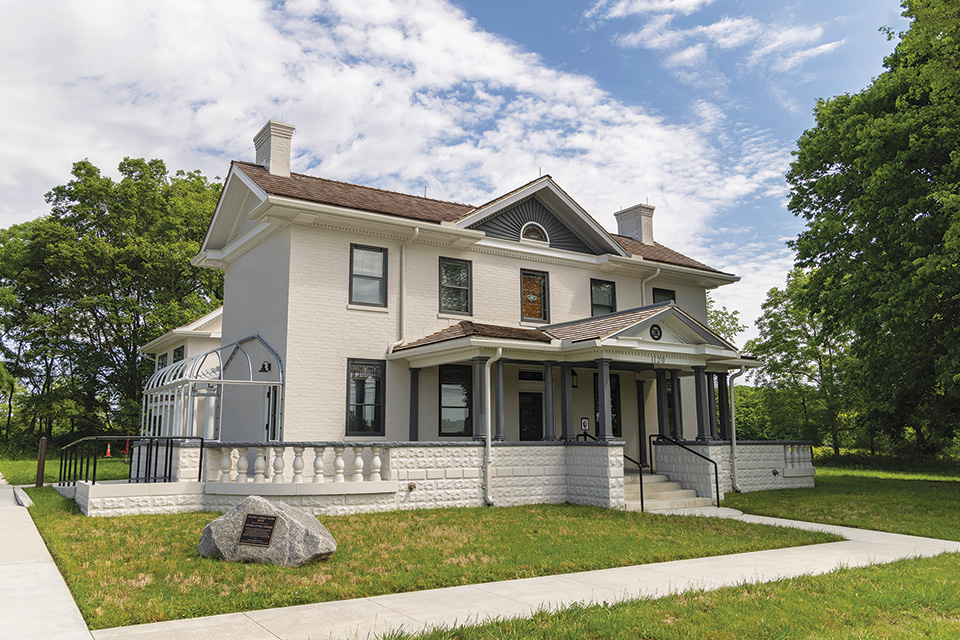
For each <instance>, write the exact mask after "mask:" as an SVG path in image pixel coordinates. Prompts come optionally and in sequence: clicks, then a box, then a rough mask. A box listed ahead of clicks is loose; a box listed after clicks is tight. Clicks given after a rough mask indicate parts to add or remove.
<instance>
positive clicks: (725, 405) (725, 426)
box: [717, 373, 730, 440]
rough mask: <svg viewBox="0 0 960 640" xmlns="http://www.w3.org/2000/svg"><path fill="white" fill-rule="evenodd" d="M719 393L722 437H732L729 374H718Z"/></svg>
mask: <svg viewBox="0 0 960 640" xmlns="http://www.w3.org/2000/svg"><path fill="white" fill-rule="evenodd" d="M717 393H719V394H720V437H721V438H722V439H724V440H726V439H727V438H729V437H730V391H729V389H728V388H727V374H726V373H718V374H717Z"/></svg>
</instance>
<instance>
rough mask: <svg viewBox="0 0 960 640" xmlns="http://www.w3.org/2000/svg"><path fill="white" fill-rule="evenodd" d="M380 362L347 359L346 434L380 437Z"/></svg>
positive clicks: (381, 413)
mask: <svg viewBox="0 0 960 640" xmlns="http://www.w3.org/2000/svg"><path fill="white" fill-rule="evenodd" d="M385 368H386V363H385V362H384V361H383V360H356V359H353V358H350V359H348V360H347V435H348V436H382V435H383V433H384V432H383V398H384V392H385V391H386V389H385V387H384V369H385Z"/></svg>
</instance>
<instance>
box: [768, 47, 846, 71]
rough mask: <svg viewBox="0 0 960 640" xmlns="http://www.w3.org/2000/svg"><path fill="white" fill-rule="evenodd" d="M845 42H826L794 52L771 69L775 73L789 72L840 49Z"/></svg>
mask: <svg viewBox="0 0 960 640" xmlns="http://www.w3.org/2000/svg"><path fill="white" fill-rule="evenodd" d="M846 42H847V41H846V40H845V39H844V40H837V41H835V42H828V43H826V44H821V45H819V46H816V47H811V48H810V49H803V50H801V51H796V52H794V53H791V54H790V55H788V56H786V57H784V58H781V59H780V60H778V61H776V62H775V63H774V64H773V68H774V69H776V70H777V71H790V70H791V69H795V68H796V67H798V66H800V65H801V64H803V63H804V62H806V61H807V60H810V59H811V58H816V57H817V56H822V55H824V54H827V53H830V52H831V51H833V50H834V49H836V48H837V47H840V46H842V45H844V44H846Z"/></svg>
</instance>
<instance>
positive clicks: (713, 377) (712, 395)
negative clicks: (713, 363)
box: [707, 373, 717, 440]
mask: <svg viewBox="0 0 960 640" xmlns="http://www.w3.org/2000/svg"><path fill="white" fill-rule="evenodd" d="M716 383H717V374H715V373H708V374H707V400H709V404H708V405H707V410H708V411H709V412H710V439H711V440H716V439H717V390H716V387H715V385H716Z"/></svg>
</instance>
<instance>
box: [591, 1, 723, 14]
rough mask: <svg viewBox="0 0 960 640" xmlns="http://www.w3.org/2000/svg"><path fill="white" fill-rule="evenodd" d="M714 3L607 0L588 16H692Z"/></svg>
mask: <svg viewBox="0 0 960 640" xmlns="http://www.w3.org/2000/svg"><path fill="white" fill-rule="evenodd" d="M714 2H716V0H617V1H616V2H613V3H612V4H611V3H610V2H608V1H607V0H600V1H599V2H597V3H596V4H594V5H593V7H591V8H590V9H589V10H588V11H587V12H586V16H587V17H595V16H598V15H599V16H601V17H604V18H623V17H625V16H630V15H636V14H645V13H663V12H671V13H682V14H684V15H690V14H691V13H693V12H695V11H699V10H700V9H702V8H703V7H705V6H707V5H710V4H713V3H714Z"/></svg>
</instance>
